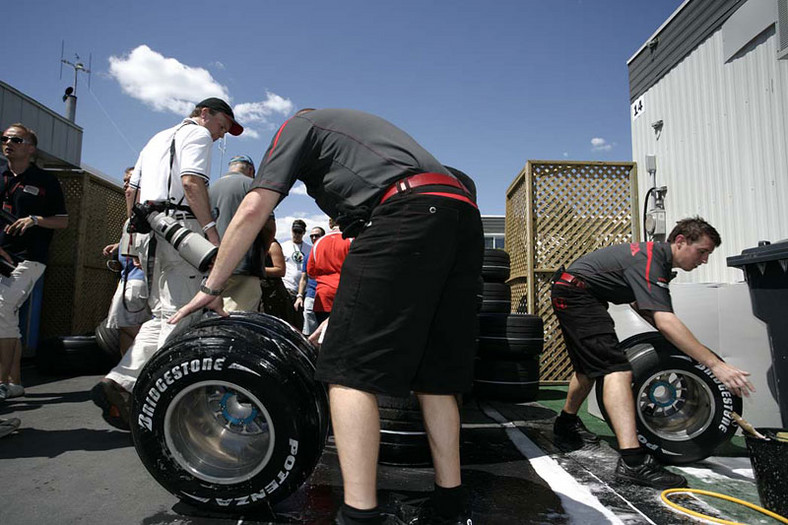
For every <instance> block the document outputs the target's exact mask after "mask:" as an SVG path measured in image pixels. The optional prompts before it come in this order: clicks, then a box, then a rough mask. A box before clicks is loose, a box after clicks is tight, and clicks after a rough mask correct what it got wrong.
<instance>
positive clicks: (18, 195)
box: [0, 163, 68, 264]
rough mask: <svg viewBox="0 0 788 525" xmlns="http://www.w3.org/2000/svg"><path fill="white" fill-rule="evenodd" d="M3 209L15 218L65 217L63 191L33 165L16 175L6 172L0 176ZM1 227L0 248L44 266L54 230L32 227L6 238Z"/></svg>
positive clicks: (53, 178) (52, 178)
mask: <svg viewBox="0 0 788 525" xmlns="http://www.w3.org/2000/svg"><path fill="white" fill-rule="evenodd" d="M0 201H2V206H3V209H4V210H6V211H8V212H10V213H12V214H13V215H15V216H16V217H17V218H22V217H28V216H30V215H37V216H39V217H52V216H68V213H67V212H66V201H65V198H64V197H63V190H62V189H61V187H60V183H59V182H58V180H57V178H56V177H55V176H54V175H52V174H51V173H47V172H46V171H44V170H42V169H41V168H39V167H38V166H36V165H35V164H32V163H31V164H30V166H29V167H28V168H27V169H26V170H25V171H24V172H22V173H20V174H19V175H17V176H14V174H13V173H12V172H11V170H6V171H5V172H4V173H3V174H2V177H0ZM5 226H6V225H5V224H3V228H0V246H2V247H3V249H4V250H5V251H7V252H8V253H11V254H14V255H17V256H19V257H21V258H23V259H27V260H31V261H36V262H40V263H43V264H46V262H47V257H48V255H49V243H50V242H51V241H52V235H53V234H54V230H52V229H49V228H41V227H38V226H33V227H31V228H29V229H28V230H27V231H26V232H25V233H24V234H22V235H8V234H6V233H5Z"/></svg>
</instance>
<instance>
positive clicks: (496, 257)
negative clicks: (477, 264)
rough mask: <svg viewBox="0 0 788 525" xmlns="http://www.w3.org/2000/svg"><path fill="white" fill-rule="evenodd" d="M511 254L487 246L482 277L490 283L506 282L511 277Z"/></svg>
mask: <svg viewBox="0 0 788 525" xmlns="http://www.w3.org/2000/svg"><path fill="white" fill-rule="evenodd" d="M509 268H510V262H509V254H508V253H506V252H505V251H503V250H500V249H496V248H485V250H484V260H483V262H482V277H483V278H484V280H485V281H486V282H488V283H505V282H506V281H507V279H509Z"/></svg>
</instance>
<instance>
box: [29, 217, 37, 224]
mask: <svg viewBox="0 0 788 525" xmlns="http://www.w3.org/2000/svg"><path fill="white" fill-rule="evenodd" d="M30 220H31V221H33V226H38V217H36V216H35V215H31V216H30Z"/></svg>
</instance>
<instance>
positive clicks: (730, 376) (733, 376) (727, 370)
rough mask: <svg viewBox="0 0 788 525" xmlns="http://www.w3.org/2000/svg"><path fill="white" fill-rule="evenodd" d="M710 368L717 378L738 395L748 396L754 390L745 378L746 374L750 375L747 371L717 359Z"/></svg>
mask: <svg viewBox="0 0 788 525" xmlns="http://www.w3.org/2000/svg"><path fill="white" fill-rule="evenodd" d="M710 368H711V371H712V372H714V375H715V376H716V377H717V379H719V380H720V381H722V383H723V384H724V385H725V386H727V387H728V389H729V390H730V391H731V392H733V393H734V394H736V395H738V396H739V397H742V396H746V397H750V392H755V387H754V386H753V385H752V383H750V380H749V379H747V376H748V375H750V373H749V372H747V371H744V370H741V369H739V368H736V367H735V366H731V365H729V364H728V363H726V362H725V361H718V362H717V363H715V364H714V365H712V366H711V367H710Z"/></svg>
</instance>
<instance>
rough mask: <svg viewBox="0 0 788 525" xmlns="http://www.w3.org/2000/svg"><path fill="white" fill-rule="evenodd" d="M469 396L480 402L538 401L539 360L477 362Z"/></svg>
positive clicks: (534, 358) (482, 360) (530, 358)
mask: <svg viewBox="0 0 788 525" xmlns="http://www.w3.org/2000/svg"><path fill="white" fill-rule="evenodd" d="M473 393H474V395H475V396H476V397H477V398H478V399H481V400H490V401H508V402H512V403H526V402H529V401H535V400H536V399H537V398H538V397H539V357H538V356H535V357H529V358H526V359H520V360H516V361H512V360H503V359H477V360H476V368H475V371H474V376H473Z"/></svg>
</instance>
